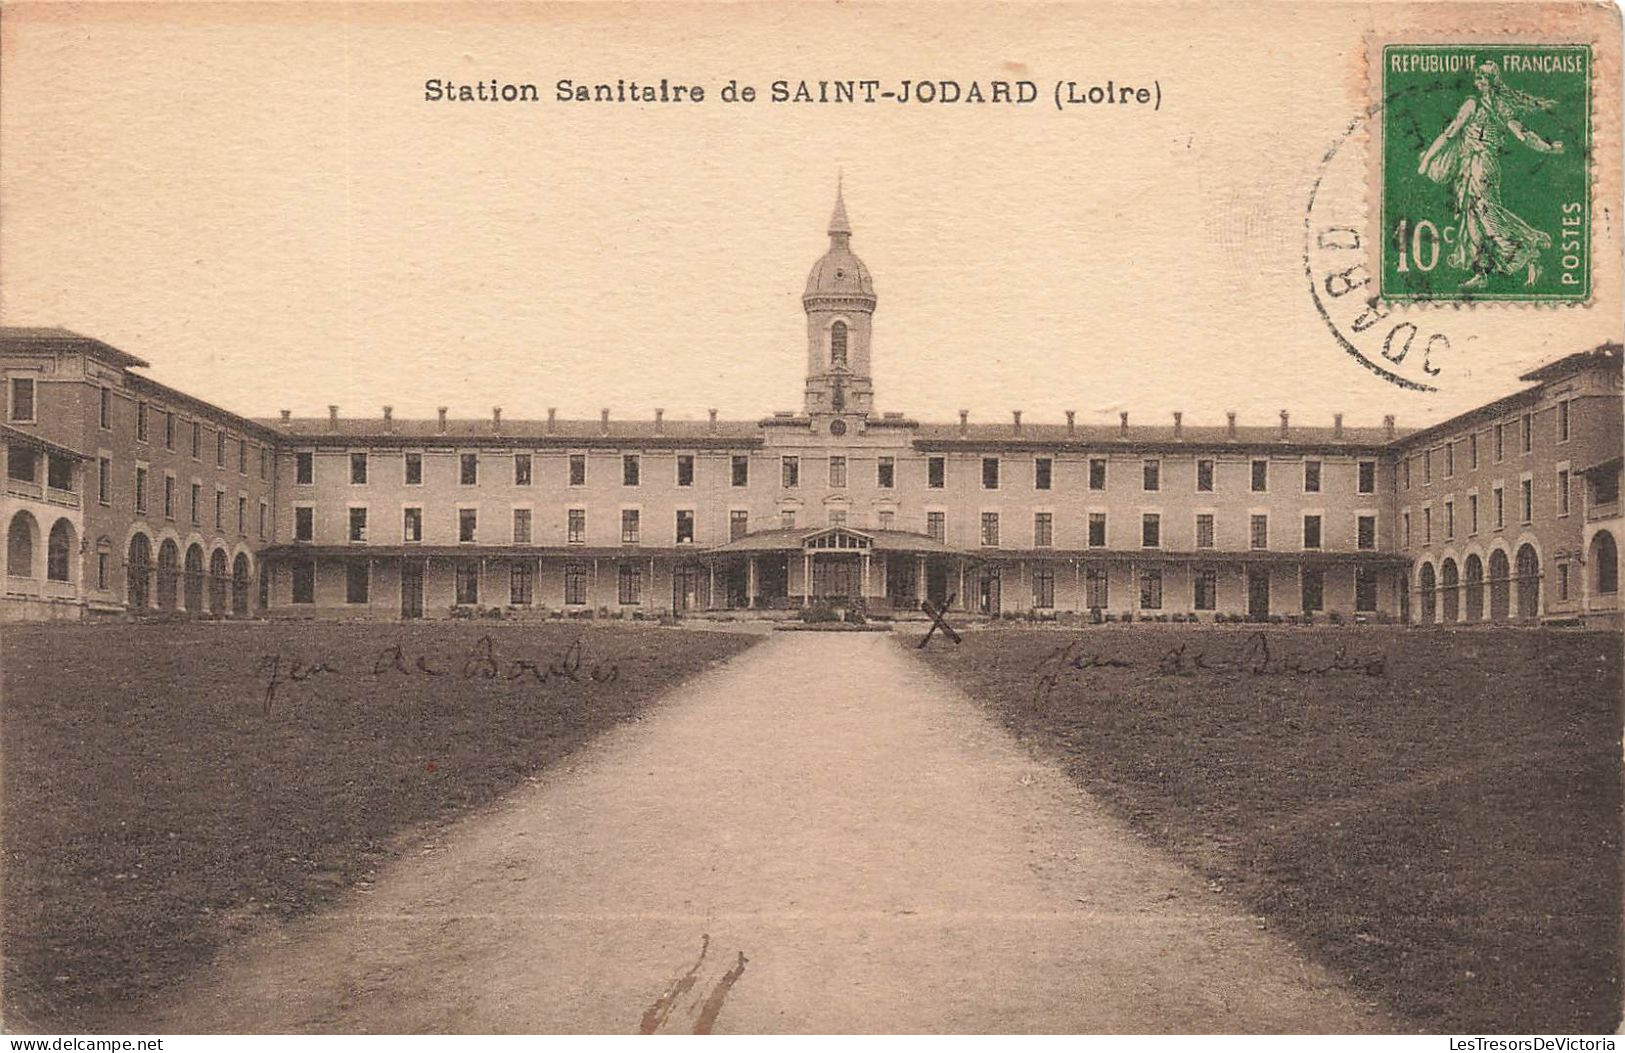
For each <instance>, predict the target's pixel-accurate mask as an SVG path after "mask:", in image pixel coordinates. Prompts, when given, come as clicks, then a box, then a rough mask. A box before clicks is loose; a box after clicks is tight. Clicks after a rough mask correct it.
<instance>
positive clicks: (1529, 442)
mask: <svg viewBox="0 0 1625 1053" xmlns="http://www.w3.org/2000/svg"><path fill="white" fill-rule="evenodd" d="M1519 425H1520V436H1521V438H1522V445H1523V452H1524V453H1528V452H1529V451H1531V450H1533V449H1534V448H1535V418H1534V415H1533V414H1530V413H1525V414H1524V415H1523V417H1522V418H1520V420H1519Z"/></svg>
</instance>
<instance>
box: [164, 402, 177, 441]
mask: <svg viewBox="0 0 1625 1053" xmlns="http://www.w3.org/2000/svg"><path fill="white" fill-rule="evenodd" d="M174 448H175V411H174V410H165V411H164V449H166V450H173V449H174Z"/></svg>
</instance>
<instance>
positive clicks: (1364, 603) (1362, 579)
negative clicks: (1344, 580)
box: [1354, 567, 1377, 613]
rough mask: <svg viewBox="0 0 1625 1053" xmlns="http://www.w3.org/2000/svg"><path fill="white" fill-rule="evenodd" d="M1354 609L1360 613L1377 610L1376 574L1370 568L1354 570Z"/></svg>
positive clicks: (1356, 568)
mask: <svg viewBox="0 0 1625 1053" xmlns="http://www.w3.org/2000/svg"><path fill="white" fill-rule="evenodd" d="M1354 609H1355V610H1357V611H1359V612H1361V613H1370V612H1371V611H1374V610H1376V609H1377V572H1376V571H1375V570H1372V569H1371V568H1370V567H1355V568H1354Z"/></svg>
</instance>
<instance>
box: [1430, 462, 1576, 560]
mask: <svg viewBox="0 0 1625 1053" xmlns="http://www.w3.org/2000/svg"><path fill="white" fill-rule="evenodd" d="M1555 494H1556V500H1557V503H1556V515H1558V516H1559V517H1562V516H1566V515H1568V514H1569V513H1570V512H1571V511H1572V510H1573V507H1574V498H1573V478H1572V476H1571V474H1570V472H1569V469H1568V468H1567V467H1563V468H1559V469H1557V476H1556V482H1555ZM1466 498H1467V504H1466V527H1467V536H1468V537H1472V536H1473V535H1474V534H1477V533H1478V531H1479V509H1478V495H1477V494H1467V495H1466ZM1440 507H1441V512H1442V517H1443V523H1442V524H1441V525H1442V526H1443V528H1444V539H1445V540H1446V541H1449V540H1452V539H1454V538H1455V536H1456V499H1455V497H1454V496H1451V497H1447V498H1445V499H1444V501H1443V502H1442V504H1441V506H1440ZM1421 516H1422V522H1421V527H1422V544H1424V545H1427V544H1431V543H1432V541H1433V507H1432V506H1431V505H1423V506H1422V509H1421ZM1506 519H1507V517H1506V488H1505V487H1503V486H1501V485H1499V484H1498V485H1496V486H1493V487H1491V488H1490V529H1492V530H1502V529H1505V527H1506ZM1534 521H1535V481H1534V480H1533V479H1520V480H1518V522H1519V523H1521V524H1522V525H1524V526H1528V525H1529V524H1531V523H1533V522H1534ZM1400 534H1401V541H1402V543H1403V544H1404V546H1405V547H1407V548H1408V547H1410V544H1411V510H1410V509H1408V508H1407V509H1404V510H1403V511H1401V512H1400Z"/></svg>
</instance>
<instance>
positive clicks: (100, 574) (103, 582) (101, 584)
mask: <svg viewBox="0 0 1625 1053" xmlns="http://www.w3.org/2000/svg"><path fill="white" fill-rule="evenodd" d="M96 587H97V588H98V589H103V590H105V589H106V588H107V553H106V552H98V553H96Z"/></svg>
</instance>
